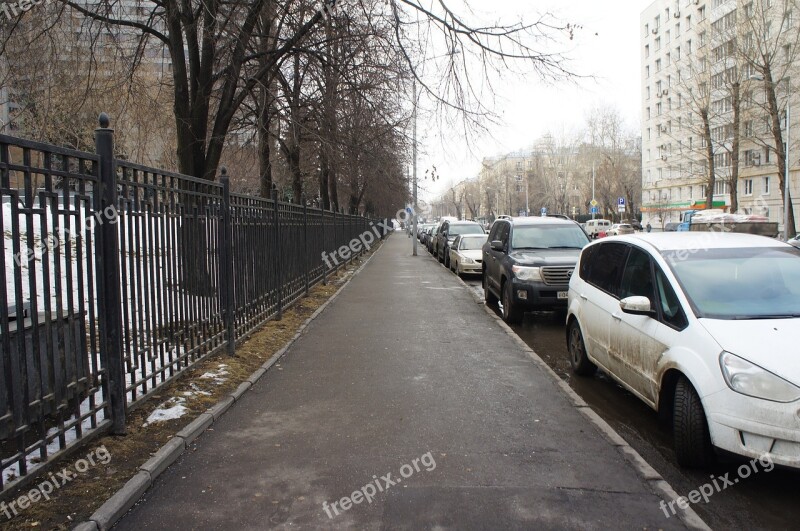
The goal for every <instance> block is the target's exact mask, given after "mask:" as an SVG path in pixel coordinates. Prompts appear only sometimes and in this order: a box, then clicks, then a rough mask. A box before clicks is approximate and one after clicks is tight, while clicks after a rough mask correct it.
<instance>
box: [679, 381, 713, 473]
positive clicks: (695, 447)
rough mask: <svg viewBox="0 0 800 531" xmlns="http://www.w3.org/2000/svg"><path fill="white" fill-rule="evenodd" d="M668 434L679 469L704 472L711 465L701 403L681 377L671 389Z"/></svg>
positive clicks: (709, 445) (706, 429)
mask: <svg viewBox="0 0 800 531" xmlns="http://www.w3.org/2000/svg"><path fill="white" fill-rule="evenodd" d="M672 431H673V437H674V441H675V456H676V457H677V460H678V464H679V465H681V466H685V467H689V468H705V467H708V466H709V465H711V464H713V463H714V448H713V447H712V446H711V436H710V435H709V433H708V421H707V420H706V413H705V411H704V410H703V403H702V402H701V401H700V396H699V395H698V394H697V391H695V389H694V387H693V386H692V384H691V383H690V382H689V380H688V379H687V378H686V377H685V376H681V377H680V379H679V380H678V383H677V385H676V387H675V401H674V402H673V411H672Z"/></svg>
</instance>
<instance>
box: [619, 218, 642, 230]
mask: <svg viewBox="0 0 800 531" xmlns="http://www.w3.org/2000/svg"><path fill="white" fill-rule="evenodd" d="M620 223H627V224H628V225H630V226H631V227H633V230H642V223H641V222H640V221H639V220H638V219H625V220H622V221H621V222H620Z"/></svg>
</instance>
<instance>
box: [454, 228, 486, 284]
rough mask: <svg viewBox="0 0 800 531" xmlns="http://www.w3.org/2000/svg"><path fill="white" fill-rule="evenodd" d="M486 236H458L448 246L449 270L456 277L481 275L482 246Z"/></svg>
mask: <svg viewBox="0 0 800 531" xmlns="http://www.w3.org/2000/svg"><path fill="white" fill-rule="evenodd" d="M487 236H488V235H486V234H463V235H462V234H459V235H458V236H456V239H455V240H453V245H451V246H450V260H449V261H450V269H451V270H452V271H453V272H454V273H455V274H456V275H458V276H461V275H464V274H468V273H469V274H477V275H480V274H482V273H483V266H482V265H481V264H482V263H483V251H482V249H483V244H484V243H486V238H487Z"/></svg>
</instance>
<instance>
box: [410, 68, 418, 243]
mask: <svg viewBox="0 0 800 531" xmlns="http://www.w3.org/2000/svg"><path fill="white" fill-rule="evenodd" d="M411 90H412V91H413V92H414V110H413V113H414V117H413V119H414V125H413V136H414V139H413V146H412V148H411V150H412V157H413V158H414V192H413V195H414V211H413V212H412V213H411V220H412V224H413V228H412V231H413V233H412V234H411V241H412V242H413V243H412V253H411V254H412V255H413V256H417V210H418V208H417V80H416V79H413V80H412V81H411Z"/></svg>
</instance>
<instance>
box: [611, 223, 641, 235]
mask: <svg viewBox="0 0 800 531" xmlns="http://www.w3.org/2000/svg"><path fill="white" fill-rule="evenodd" d="M634 232H636V231H635V230H633V227H632V226H631V225H628V224H627V223H614V224H613V225H611V228H610V229H609V230H608V235H609V236H622V235H623V234H633V233H634Z"/></svg>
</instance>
